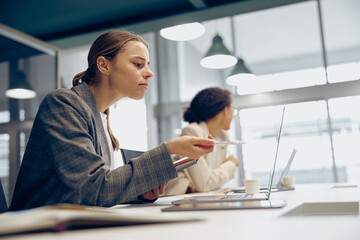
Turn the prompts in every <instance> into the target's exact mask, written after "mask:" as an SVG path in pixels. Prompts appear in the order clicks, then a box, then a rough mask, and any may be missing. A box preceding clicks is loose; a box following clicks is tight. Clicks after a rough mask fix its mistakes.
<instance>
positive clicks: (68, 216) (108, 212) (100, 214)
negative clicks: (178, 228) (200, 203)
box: [0, 204, 202, 236]
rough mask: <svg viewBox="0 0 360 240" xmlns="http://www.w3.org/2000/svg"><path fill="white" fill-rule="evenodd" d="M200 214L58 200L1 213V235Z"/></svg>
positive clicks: (173, 219) (186, 218) (183, 218)
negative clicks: (121, 207) (105, 206)
mask: <svg viewBox="0 0 360 240" xmlns="http://www.w3.org/2000/svg"><path fill="white" fill-rule="evenodd" d="M199 220H202V219H200V218H198V217H194V216H189V215H186V216H184V215H174V214H164V213H161V212H159V213H154V212H148V211H145V210H139V209H136V210H135V211H134V209H113V208H104V207H88V206H80V205H72V204H57V205H52V206H44V207H38V208H34V209H29V210H20V211H14V212H5V213H2V214H0V222H1V224H0V236H3V235H10V234H19V233H29V232H42V231H53V232H61V231H66V230H71V229H82V228H94V227H110V226H127V225H136V224H153V223H174V222H184V221H199Z"/></svg>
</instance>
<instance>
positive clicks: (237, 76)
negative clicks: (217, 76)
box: [226, 58, 256, 86]
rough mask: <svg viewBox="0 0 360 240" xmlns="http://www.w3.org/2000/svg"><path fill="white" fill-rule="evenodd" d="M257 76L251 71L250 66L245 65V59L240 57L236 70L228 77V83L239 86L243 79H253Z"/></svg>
mask: <svg viewBox="0 0 360 240" xmlns="http://www.w3.org/2000/svg"><path fill="white" fill-rule="evenodd" d="M255 77H256V76H255V74H253V73H251V71H250V70H249V68H248V67H247V66H246V65H245V62H244V60H243V59H241V58H238V60H237V63H236V65H235V68H234V70H233V71H232V73H231V74H230V76H229V77H227V78H226V83H227V84H229V85H232V86H237V85H239V82H241V80H252V79H254V78H255Z"/></svg>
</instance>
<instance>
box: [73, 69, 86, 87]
mask: <svg viewBox="0 0 360 240" xmlns="http://www.w3.org/2000/svg"><path fill="white" fill-rule="evenodd" d="M85 74H86V71H83V72H81V73H78V74H76V75H75V77H74V78H73V87H75V86H76V85H78V84H79V83H81V79H82V78H83V77H84V76H85Z"/></svg>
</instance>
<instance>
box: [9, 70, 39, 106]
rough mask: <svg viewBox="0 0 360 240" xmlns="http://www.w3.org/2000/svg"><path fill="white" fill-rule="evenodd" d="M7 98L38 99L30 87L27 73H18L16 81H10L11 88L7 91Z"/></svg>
mask: <svg viewBox="0 0 360 240" xmlns="http://www.w3.org/2000/svg"><path fill="white" fill-rule="evenodd" d="M5 94H6V96H7V97H9V98H16V99H29V98H34V97H36V92H35V91H34V90H33V89H32V88H31V87H30V84H29V83H28V81H27V80H26V77H25V73H23V72H17V73H16V75H15V79H13V80H12V81H10V86H9V88H8V89H7V90H6V93H5Z"/></svg>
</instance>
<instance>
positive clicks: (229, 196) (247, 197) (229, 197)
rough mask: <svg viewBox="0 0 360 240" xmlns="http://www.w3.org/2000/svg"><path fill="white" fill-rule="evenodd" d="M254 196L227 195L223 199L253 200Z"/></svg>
mask: <svg viewBox="0 0 360 240" xmlns="http://www.w3.org/2000/svg"><path fill="white" fill-rule="evenodd" d="M253 197H254V195H246V194H231V195H225V196H223V197H222V199H251V198H253Z"/></svg>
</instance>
